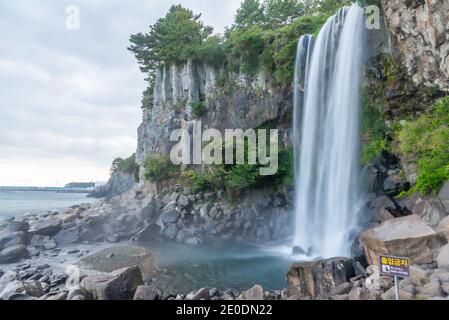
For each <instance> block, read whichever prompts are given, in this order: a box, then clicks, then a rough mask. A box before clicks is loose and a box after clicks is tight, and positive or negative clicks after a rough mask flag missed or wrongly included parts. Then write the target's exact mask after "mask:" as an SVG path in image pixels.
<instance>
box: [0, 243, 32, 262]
mask: <svg viewBox="0 0 449 320" xmlns="http://www.w3.org/2000/svg"><path fill="white" fill-rule="evenodd" d="M27 255H28V250H27V248H26V247H25V246H24V245H21V244H19V245H16V246H12V247H8V248H6V249H3V250H2V251H0V263H13V262H17V261H19V260H20V259H22V258H25V257H26V256H27Z"/></svg>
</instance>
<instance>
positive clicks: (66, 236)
mask: <svg viewBox="0 0 449 320" xmlns="http://www.w3.org/2000/svg"><path fill="white" fill-rule="evenodd" d="M53 238H54V239H55V241H56V242H57V243H58V244H59V245H60V246H64V245H69V244H74V243H77V242H78V241H79V239H80V230H79V228H77V227H74V228H71V229H62V230H61V231H59V232H58V233H57V234H56V235H55V236H54V237H53Z"/></svg>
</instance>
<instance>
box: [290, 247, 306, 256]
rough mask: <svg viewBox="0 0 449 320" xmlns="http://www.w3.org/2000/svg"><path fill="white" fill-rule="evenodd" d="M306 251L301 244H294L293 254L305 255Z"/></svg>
mask: <svg viewBox="0 0 449 320" xmlns="http://www.w3.org/2000/svg"><path fill="white" fill-rule="evenodd" d="M305 254H306V252H305V251H304V249H303V248H301V247H300V246H294V247H293V249H292V255H294V256H295V255H305Z"/></svg>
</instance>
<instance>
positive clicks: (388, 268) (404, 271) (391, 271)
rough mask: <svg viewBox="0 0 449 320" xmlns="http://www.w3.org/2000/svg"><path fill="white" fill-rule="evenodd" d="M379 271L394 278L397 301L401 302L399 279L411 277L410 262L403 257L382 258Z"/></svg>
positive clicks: (380, 258)
mask: <svg viewBox="0 0 449 320" xmlns="http://www.w3.org/2000/svg"><path fill="white" fill-rule="evenodd" d="M379 270H380V274H381V275H383V276H393V277H394V288H395V293H396V300H400V298H401V297H400V296H399V277H401V278H407V277H410V260H409V259H408V258H403V257H393V256H380V257H379Z"/></svg>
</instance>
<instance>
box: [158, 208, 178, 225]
mask: <svg viewBox="0 0 449 320" xmlns="http://www.w3.org/2000/svg"><path fill="white" fill-rule="evenodd" d="M180 217H181V213H179V212H178V211H176V210H170V211H165V212H164V213H162V215H161V217H160V219H161V221H162V222H163V223H164V225H168V224H175V223H176V222H178V220H179V218H180Z"/></svg>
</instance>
